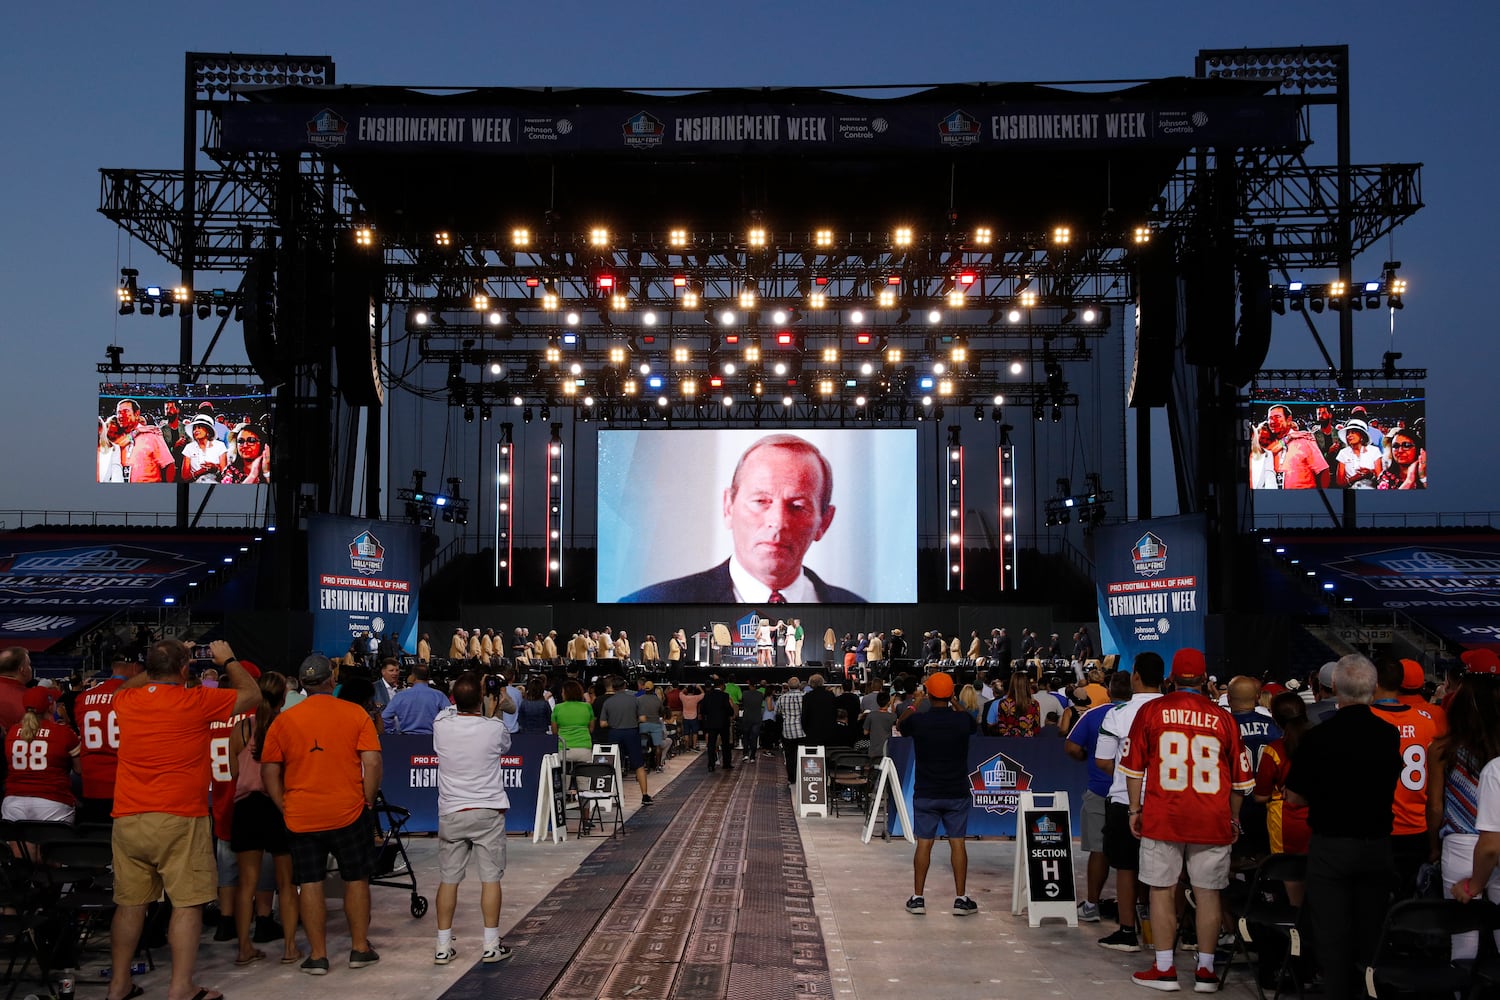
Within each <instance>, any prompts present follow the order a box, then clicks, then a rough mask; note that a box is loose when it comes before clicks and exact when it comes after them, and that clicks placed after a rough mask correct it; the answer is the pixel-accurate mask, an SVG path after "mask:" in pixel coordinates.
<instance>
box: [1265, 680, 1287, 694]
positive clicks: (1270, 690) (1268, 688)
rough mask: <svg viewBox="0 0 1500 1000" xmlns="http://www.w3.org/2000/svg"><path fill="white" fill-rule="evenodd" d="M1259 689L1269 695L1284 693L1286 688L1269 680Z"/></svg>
mask: <svg viewBox="0 0 1500 1000" xmlns="http://www.w3.org/2000/svg"><path fill="white" fill-rule="evenodd" d="M1261 691H1262V692H1264V693H1265V694H1269V695H1278V694H1283V693H1285V692H1286V688H1284V687H1282V686H1281V685H1280V684H1277V683H1276V682H1275V681H1270V682H1268V683H1267V684H1266V685H1265V686H1264V687H1262V688H1261Z"/></svg>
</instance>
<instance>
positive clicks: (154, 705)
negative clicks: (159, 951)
mask: <svg viewBox="0 0 1500 1000" xmlns="http://www.w3.org/2000/svg"><path fill="white" fill-rule="evenodd" d="M211 649H212V650H213V658H214V663H215V664H216V665H217V666H218V668H219V669H220V670H221V671H223V672H224V675H225V676H226V677H227V678H228V679H229V683H230V685H231V687H227V688H223V687H220V688H205V687H195V688H188V687H187V686H186V684H187V679H188V669H189V667H191V666H192V662H193V661H192V651H191V650H190V649H189V648H188V646H187V645H186V644H184V643H182V642H179V641H178V640H176V639H162V640H159V641H157V642H153V643H152V644H151V645H150V647H149V648H148V650H147V652H146V670H145V672H144V673H142V674H139V675H137V676H135V677H132V678H131V679H130V680H128V681H126V682H125V683H124V684H122V685H121V686H120V688H119V690H117V691H116V692H115V697H114V710H115V718H116V719H117V720H118V721H119V726H120V757H119V768H118V769H117V771H116V772H115V809H114V817H115V824H114V830H113V831H112V833H111V844H112V846H113V848H114V870H115V915H114V920H113V922H112V923H111V924H110V934H109V951H110V964H111V966H112V969H113V974H112V977H111V979H110V981H109V992H108V993H107V994H106V997H107V998H108V1000H122V998H124V997H126V996H127V995H131V996H133V995H137V994H134V993H132V992H131V991H132V990H133V989H134V983H133V982H132V981H131V973H130V960H131V958H132V957H134V955H135V949H136V945H137V944H138V943H139V942H140V939H141V930H142V928H143V927H144V926H145V923H146V904H148V903H151V902H154V901H155V900H157V899H159V898H161V895H162V892H163V891H165V892H166V894H167V897H168V898H169V899H171V900H172V921H171V923H170V925H169V926H168V928H167V943H168V945H169V946H170V948H171V951H172V981H171V983H170V984H169V985H168V987H167V992H166V997H167V1000H188V998H189V997H193V998H194V1000H216V997H217V996H219V994H214V993H211V992H210V991H208V990H204V989H202V988H200V987H199V986H198V985H197V984H196V983H194V982H193V972H194V969H195V967H196V964H197V957H198V938H199V936H200V935H201V934H202V932H203V906H204V904H205V903H207V902H208V901H209V900H211V899H213V898H214V875H213V872H214V862H213V831H212V829H211V828H210V825H209V819H208V797H207V796H206V795H204V792H205V791H206V790H207V788H208V782H209V757H208V740H209V726H210V724H212V723H213V722H214V721H216V720H222V719H227V718H228V717H229V716H230V715H232V714H234V713H236V712H249V711H252V710H253V709H254V708H255V707H256V706H257V705H259V704H260V687H259V686H258V685H257V684H256V683H255V680H254V679H253V678H252V677H251V676H250V675H249V674H248V673H246V672H245V669H244V668H243V667H241V666H240V664H239V661H238V660H236V659H235V658H234V652H233V651H232V650H231V649H230V648H229V644H228V643H227V642H215V643H213V644H212V645H211Z"/></svg>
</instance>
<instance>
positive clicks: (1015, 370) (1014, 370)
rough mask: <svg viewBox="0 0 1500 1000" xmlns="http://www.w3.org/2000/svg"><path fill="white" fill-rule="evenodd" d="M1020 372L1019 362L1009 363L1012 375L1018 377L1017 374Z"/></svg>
mask: <svg viewBox="0 0 1500 1000" xmlns="http://www.w3.org/2000/svg"><path fill="white" fill-rule="evenodd" d="M1021 370H1022V369H1021V362H1019V361H1012V362H1011V363H1010V373H1011V374H1012V375H1019V374H1021Z"/></svg>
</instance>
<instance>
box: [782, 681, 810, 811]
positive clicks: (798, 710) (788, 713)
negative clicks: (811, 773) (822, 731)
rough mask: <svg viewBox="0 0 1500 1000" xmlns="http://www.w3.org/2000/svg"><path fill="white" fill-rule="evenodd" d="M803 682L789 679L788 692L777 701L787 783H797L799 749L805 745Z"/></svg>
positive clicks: (784, 692)
mask: <svg viewBox="0 0 1500 1000" xmlns="http://www.w3.org/2000/svg"><path fill="white" fill-rule="evenodd" d="M805 697H806V695H804V694H803V692H802V681H801V680H799V679H798V678H796V677H791V678H788V679H787V682H786V690H785V691H783V692H782V693H781V697H780V698H778V699H776V715H777V718H778V719H780V721H781V755H782V757H783V758H784V760H783V761H782V763H784V764H785V765H786V783H787V784H789V785H790V784H794V783H795V782H796V774H797V772H796V768H797V748H798V747H799V746H802V745H804V741H805V740H806V739H807V730H805V729H803V728H802V702H803V700H804V698H805Z"/></svg>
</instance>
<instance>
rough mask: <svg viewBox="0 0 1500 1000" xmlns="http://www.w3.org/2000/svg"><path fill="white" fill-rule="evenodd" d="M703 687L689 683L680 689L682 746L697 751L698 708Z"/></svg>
mask: <svg viewBox="0 0 1500 1000" xmlns="http://www.w3.org/2000/svg"><path fill="white" fill-rule="evenodd" d="M703 697H704V695H703V689H702V688H701V687H699V686H698V685H696V684H691V685H689V686H688V687H686V688H684V689H683V691H682V742H683V746H684V747H685V748H686V749H688V750H691V751H693V752H694V753H697V752H698V729H699V721H698V708H699V703H700V702H702V701H703Z"/></svg>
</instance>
